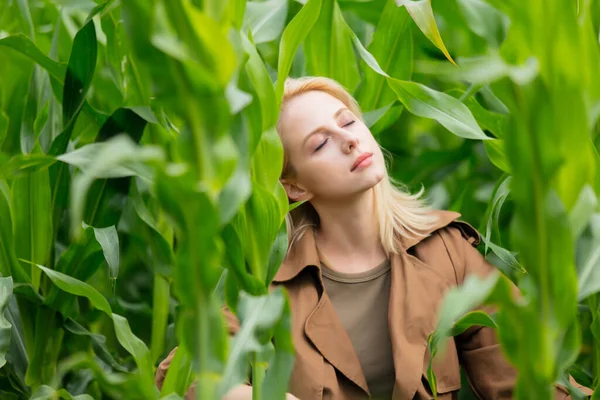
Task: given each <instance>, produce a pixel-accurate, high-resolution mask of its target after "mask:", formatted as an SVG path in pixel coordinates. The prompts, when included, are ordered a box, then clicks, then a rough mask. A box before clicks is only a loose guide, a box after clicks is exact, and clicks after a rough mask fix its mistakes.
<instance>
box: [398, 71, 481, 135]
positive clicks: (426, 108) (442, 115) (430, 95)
mask: <svg viewBox="0 0 600 400" xmlns="http://www.w3.org/2000/svg"><path fill="white" fill-rule="evenodd" d="M388 83H389V84H390V87H391V88H392V89H393V90H394V91H395V92H396V94H397V95H398V99H399V100H400V101H401V102H402V104H404V106H405V107H406V109H407V110H408V111H410V112H411V113H413V114H415V115H418V116H420V117H425V118H431V119H435V120H436V121H438V122H439V123H440V124H442V125H443V126H444V127H446V129H448V130H449V131H450V132H452V133H454V134H455V135H457V136H460V137H463V138H465V139H479V140H487V139H490V138H489V137H487V136H486V135H485V133H483V131H482V130H481V128H480V127H479V125H477V121H475V118H473V115H472V114H471V112H470V111H469V109H468V108H467V106H465V105H464V104H463V103H461V102H460V101H459V100H457V99H455V98H454V97H452V96H449V95H447V94H445V93H442V92H437V91H435V90H433V89H430V88H428V87H427V86H424V85H421V84H419V83H416V82H408V81H400V80H397V79H388Z"/></svg>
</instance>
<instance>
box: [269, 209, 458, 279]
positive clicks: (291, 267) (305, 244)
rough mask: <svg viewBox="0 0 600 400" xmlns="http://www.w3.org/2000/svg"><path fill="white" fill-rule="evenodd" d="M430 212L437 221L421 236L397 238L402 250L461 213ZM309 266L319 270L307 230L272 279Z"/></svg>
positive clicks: (317, 260) (293, 274)
mask: <svg viewBox="0 0 600 400" xmlns="http://www.w3.org/2000/svg"><path fill="white" fill-rule="evenodd" d="M432 214H434V215H435V216H436V217H437V222H436V224H435V225H434V226H433V227H432V228H431V229H429V230H427V231H422V232H421V233H422V234H423V235H424V236H423V237H419V238H410V237H401V238H400V239H399V241H400V246H401V248H402V249H403V250H404V251H406V250H408V249H410V248H411V247H413V246H415V245H417V244H418V243H419V242H421V241H422V240H423V239H425V238H426V237H427V236H429V235H430V234H431V233H433V232H435V231H436V230H438V229H441V228H443V227H445V226H447V225H449V224H450V223H451V222H453V221H455V220H456V219H458V218H459V217H460V216H461V214H459V213H457V212H454V211H443V210H434V211H432ZM309 266H314V267H316V268H318V269H319V270H320V269H321V263H320V261H319V254H318V253H317V246H316V243H315V236H314V233H313V232H312V231H311V230H308V231H307V232H306V233H305V234H304V235H303V236H302V237H301V238H300V239H299V240H298V242H297V243H296V244H295V245H294V246H293V247H292V249H290V251H289V252H288V254H287V255H286V257H285V259H284V260H283V262H282V264H281V266H280V268H279V271H277V274H275V278H274V279H273V281H274V282H279V283H283V282H286V281H290V280H292V279H294V278H295V277H296V276H298V274H300V272H302V271H303V270H304V269H305V268H307V267H309Z"/></svg>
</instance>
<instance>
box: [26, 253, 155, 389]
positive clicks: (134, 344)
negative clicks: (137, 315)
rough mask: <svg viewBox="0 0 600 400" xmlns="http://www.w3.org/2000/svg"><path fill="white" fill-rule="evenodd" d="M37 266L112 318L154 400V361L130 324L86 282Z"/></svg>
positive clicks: (62, 286)
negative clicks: (114, 312)
mask: <svg viewBox="0 0 600 400" xmlns="http://www.w3.org/2000/svg"><path fill="white" fill-rule="evenodd" d="M36 266H37V267H38V268H39V269H41V270H42V271H43V272H44V273H45V274H46V275H47V276H48V277H49V278H50V280H52V282H53V283H54V284H55V285H56V286H58V287H59V288H60V289H62V290H64V291H65V292H68V293H71V294H74V295H77V296H83V297H85V298H87V299H88V300H89V301H90V303H92V305H93V306H94V307H96V308H97V309H98V310H100V311H103V312H104V313H106V314H107V315H108V316H109V317H111V318H112V320H113V322H114V327H115V333H116V335H117V340H118V341H119V343H120V344H121V345H122V346H123V347H124V348H125V350H127V352H129V354H131V355H132V356H133V358H134V359H135V362H136V365H137V367H138V370H139V374H140V378H141V380H142V383H143V386H142V387H143V388H144V394H145V395H146V396H147V397H148V398H154V397H155V396H156V394H155V393H157V392H158V390H157V389H156V387H155V386H154V384H153V383H154V378H153V373H152V365H153V364H152V360H151V357H150V350H148V348H147V347H146V345H145V344H144V342H142V341H141V340H140V339H139V338H138V337H137V336H135V335H134V334H133V333H132V332H131V328H130V327H129V323H128V322H127V320H126V319H125V318H123V317H121V316H120V315H117V314H113V312H112V310H111V308H110V305H109V304H108V301H107V300H106V298H105V297H104V296H102V294H100V292H98V291H97V290H96V289H94V288H93V287H92V286H90V285H88V284H87V283H85V282H82V281H80V280H77V279H74V278H72V277H70V276H68V275H65V274H62V273H60V272H57V271H53V270H51V269H49V268H46V267H44V266H41V265H37V264H36Z"/></svg>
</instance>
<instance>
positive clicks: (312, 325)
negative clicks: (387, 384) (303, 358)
mask: <svg viewBox="0 0 600 400" xmlns="http://www.w3.org/2000/svg"><path fill="white" fill-rule="evenodd" d="M304 332H305V333H306V336H307V337H308V338H309V340H310V341H311V342H312V343H313V344H314V345H315V347H316V348H317V349H318V350H319V352H320V353H321V354H322V355H323V357H325V358H326V359H327V361H328V362H329V363H330V364H331V365H333V366H334V367H335V368H336V369H337V370H338V371H340V372H341V373H342V374H344V375H345V376H346V378H348V379H349V380H351V381H352V382H354V383H355V384H356V385H357V386H359V387H360V388H361V389H362V390H364V391H365V394H368V393H369V389H368V386H367V380H366V378H365V376H364V374H363V371H362V368H361V366H360V361H359V360H358V357H357V356H356V352H355V351H354V347H353V346H352V342H351V341H350V338H349V337H348V334H347V333H346V330H345V329H344V326H343V325H342V322H341V321H340V319H339V317H338V315H337V313H336V311H335V308H334V307H333V304H332V303H331V301H330V300H329V297H328V296H327V294H325V293H323V294H322V295H321V298H320V299H319V304H318V305H317V308H315V310H314V311H313V313H312V314H311V315H310V316H309V317H308V319H307V320H306V324H305V326H304Z"/></svg>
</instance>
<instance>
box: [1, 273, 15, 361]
mask: <svg viewBox="0 0 600 400" xmlns="http://www.w3.org/2000/svg"><path fill="white" fill-rule="evenodd" d="M12 294H13V280H12V277H10V276H8V277H0V368H2V367H3V366H4V364H6V352H7V351H8V348H9V346H10V339H11V335H12V325H11V323H10V322H9V321H8V320H7V319H6V316H5V313H6V312H7V311H6V309H7V307H8V302H9V301H10V299H11V297H12Z"/></svg>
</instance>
